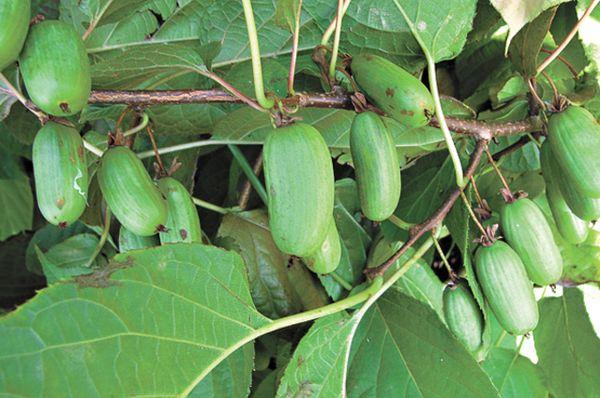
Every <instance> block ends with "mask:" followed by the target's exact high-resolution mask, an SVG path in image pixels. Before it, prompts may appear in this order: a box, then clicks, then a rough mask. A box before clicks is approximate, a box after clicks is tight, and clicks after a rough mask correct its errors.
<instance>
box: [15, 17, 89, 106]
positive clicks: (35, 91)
mask: <svg viewBox="0 0 600 398" xmlns="http://www.w3.org/2000/svg"><path fill="white" fill-rule="evenodd" d="M19 65H20V68H21V72H22V73H23V81H24V82H25V87H27V92H28V94H29V96H30V98H31V100H32V101H33V102H34V103H35V104H36V105H37V106H38V107H40V109H42V110H43V111H44V112H47V113H49V114H51V115H55V116H68V115H73V114H75V113H77V112H79V111H81V110H82V109H83V107H84V106H85V104H86V103H87V100H88V97H89V96H90V91H91V88H92V78H91V75H90V63H89V60H88V56H87V52H86V50H85V45H84V44H83V41H82V40H81V37H79V34H78V33H77V31H76V30H75V29H74V28H73V27H72V26H71V25H69V24H67V23H65V22H61V21H44V22H41V23H39V24H37V25H35V26H33V27H32V28H31V29H30V31H29V36H28V37H27V40H26V41H25V47H24V48H23V52H22V54H21V58H20V61H19Z"/></svg>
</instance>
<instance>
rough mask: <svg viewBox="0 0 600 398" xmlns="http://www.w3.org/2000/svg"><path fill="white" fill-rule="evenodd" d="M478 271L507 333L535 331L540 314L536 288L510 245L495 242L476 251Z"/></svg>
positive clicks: (493, 308)
mask: <svg viewBox="0 0 600 398" xmlns="http://www.w3.org/2000/svg"><path fill="white" fill-rule="evenodd" d="M475 272H476V274H477V279H478V281H479V284H480V285H481V288H482V290H483V293H484V295H485V298H486V300H487V302H488V304H489V305H490V308H491V309H492V311H494V314H495V315H496V318H497V319H498V322H499V323H500V325H501V326H502V327H503V328H504V330H506V331H507V332H509V333H511V334H516V335H520V334H525V333H528V332H530V331H531V330H533V329H534V328H535V326H536V325H537V323H538V319H539V313H538V307H537V303H536V301H535V296H534V294H533V286H532V285H531V281H530V280H529V279H528V277H527V272H526V271H525V266H524V265H523V262H522V261H521V259H520V258H519V255H518V254H517V253H516V252H515V251H514V250H513V249H511V247H510V246H509V245H508V244H506V243H505V242H502V241H496V242H495V243H494V244H492V245H491V246H481V247H480V248H479V249H477V252H476V253H475Z"/></svg>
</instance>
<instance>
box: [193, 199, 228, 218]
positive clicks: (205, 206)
mask: <svg viewBox="0 0 600 398" xmlns="http://www.w3.org/2000/svg"><path fill="white" fill-rule="evenodd" d="M192 202H194V204H195V205H196V206H198V207H202V208H203V209H206V210H211V211H214V212H215V213H219V214H223V215H225V214H229V213H235V212H237V210H236V209H231V208H230V209H227V208H225V207H221V206H217V205H215V204H212V203H210V202H207V201H204V200H202V199H198V198H194V197H192Z"/></svg>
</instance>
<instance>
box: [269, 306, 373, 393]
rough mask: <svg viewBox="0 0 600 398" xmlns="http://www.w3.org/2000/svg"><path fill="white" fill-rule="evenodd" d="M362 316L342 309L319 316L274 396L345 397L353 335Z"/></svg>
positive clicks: (301, 341) (304, 338)
mask: <svg viewBox="0 0 600 398" xmlns="http://www.w3.org/2000/svg"><path fill="white" fill-rule="evenodd" d="M359 314H360V315H361V316H353V317H350V316H349V315H348V314H347V313H345V312H341V313H337V314H333V315H329V316H326V317H324V318H321V319H318V320H317V321H316V322H315V323H314V325H313V326H312V327H311V328H310V330H309V331H308V333H307V334H306V335H305V336H304V337H303V338H302V340H300V344H298V348H296V351H295V352H294V356H293V357H292V360H291V361H290V363H289V364H288V366H287V367H286V370H285V373H284V375H283V378H282V379H281V384H280V385H279V389H278V390H277V397H300V396H302V397H327V398H328V397H344V396H346V385H345V384H346V367H347V365H348V354H349V351H350V344H351V342H352V337H353V335H354V332H355V331H356V326H357V325H358V322H360V319H361V318H362V312H359Z"/></svg>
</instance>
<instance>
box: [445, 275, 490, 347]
mask: <svg viewBox="0 0 600 398" xmlns="http://www.w3.org/2000/svg"><path fill="white" fill-rule="evenodd" d="M443 303H444V305H443V309H444V318H445V319H446V323H447V324H448V328H449V329H450V331H451V332H452V333H453V334H454V336H456V338H457V339H458V340H459V341H460V342H461V343H463V345H464V346H465V347H467V349H468V350H469V351H470V352H472V353H474V352H476V351H477V350H478V349H479V347H481V343H482V336H483V325H484V323H483V314H482V313H481V310H480V309H479V305H477V302H476V301H475V298H474V297H473V294H471V291H470V290H469V288H468V287H467V286H466V282H462V281H461V282H458V283H457V284H454V285H448V286H446V288H445V289H444V295H443Z"/></svg>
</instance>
